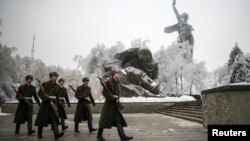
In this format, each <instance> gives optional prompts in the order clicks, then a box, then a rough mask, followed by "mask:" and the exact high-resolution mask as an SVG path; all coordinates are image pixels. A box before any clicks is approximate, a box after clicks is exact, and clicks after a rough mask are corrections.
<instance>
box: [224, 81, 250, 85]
mask: <svg viewBox="0 0 250 141" xmlns="http://www.w3.org/2000/svg"><path fill="white" fill-rule="evenodd" d="M229 85H250V83H247V82H241V83H232V84H229Z"/></svg>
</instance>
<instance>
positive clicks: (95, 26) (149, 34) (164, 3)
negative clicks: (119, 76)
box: [0, 0, 250, 71]
mask: <svg viewBox="0 0 250 141" xmlns="http://www.w3.org/2000/svg"><path fill="white" fill-rule="evenodd" d="M176 7H177V9H178V10H179V12H180V13H182V12H187V13H188V14H189V17H190V18H189V21H188V22H189V23H190V24H191V25H192V26H193V27H194V29H195V30H194V32H193V34H194V39H195V45H194V59H195V60H197V61H205V62H207V65H206V66H207V68H208V70H210V71H212V70H213V69H215V68H217V67H218V66H222V65H223V64H224V63H225V62H226V61H227V60H228V56H229V53H230V51H231V50H232V47H233V46H234V44H235V42H236V41H237V42H238V44H239V47H240V48H241V49H242V50H243V52H245V53H246V52H250V1H249V0H177V4H176ZM0 19H2V26H1V27H0V30H1V31H2V32H3V35H2V36H1V38H0V41H1V42H2V44H6V45H8V46H15V47H17V48H18V51H17V53H18V54H20V55H21V56H25V55H28V56H30V54H31V52H30V50H31V47H32V36H33V34H34V32H35V34H36V43H35V44H36V45H35V56H36V58H40V59H42V60H43V61H44V62H45V63H46V64H54V65H60V66H62V67H64V68H76V64H75V63H74V62H73V56H74V55H76V54H80V55H82V56H84V55H86V54H88V53H89V52H90V49H91V48H92V47H94V46H95V45H96V44H97V43H104V44H105V45H106V47H110V46H111V45H114V44H115V43H116V41H122V42H123V43H124V44H125V46H126V47H127V48H129V47H130V42H131V40H133V39H136V38H142V39H149V40H150V41H151V42H150V43H149V44H148V46H149V47H150V49H151V50H152V51H153V52H155V51H157V50H158V49H159V48H160V47H161V46H162V45H165V46H168V45H170V44H171V43H172V42H173V41H174V40H175V39H176V37H177V33H174V34H165V33H164V32H163V29H164V27H166V26H168V25H173V24H175V23H176V22H177V20H176V17H175V14H174V12H173V9H172V0H0Z"/></svg>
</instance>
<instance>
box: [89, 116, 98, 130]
mask: <svg viewBox="0 0 250 141" xmlns="http://www.w3.org/2000/svg"><path fill="white" fill-rule="evenodd" d="M88 127H89V133H91V132H94V131H96V130H97V129H95V128H93V124H92V120H90V119H89V120H88Z"/></svg>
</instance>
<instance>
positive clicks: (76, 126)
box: [75, 119, 93, 131]
mask: <svg viewBox="0 0 250 141" xmlns="http://www.w3.org/2000/svg"><path fill="white" fill-rule="evenodd" d="M78 127H79V122H75V131H79V130H78ZM88 128H89V130H91V129H93V123H92V120H91V119H89V120H88Z"/></svg>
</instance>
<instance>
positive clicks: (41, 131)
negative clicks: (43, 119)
mask: <svg viewBox="0 0 250 141" xmlns="http://www.w3.org/2000/svg"><path fill="white" fill-rule="evenodd" d="M37 138H39V139H41V138H43V127H42V126H38V133H37Z"/></svg>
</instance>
